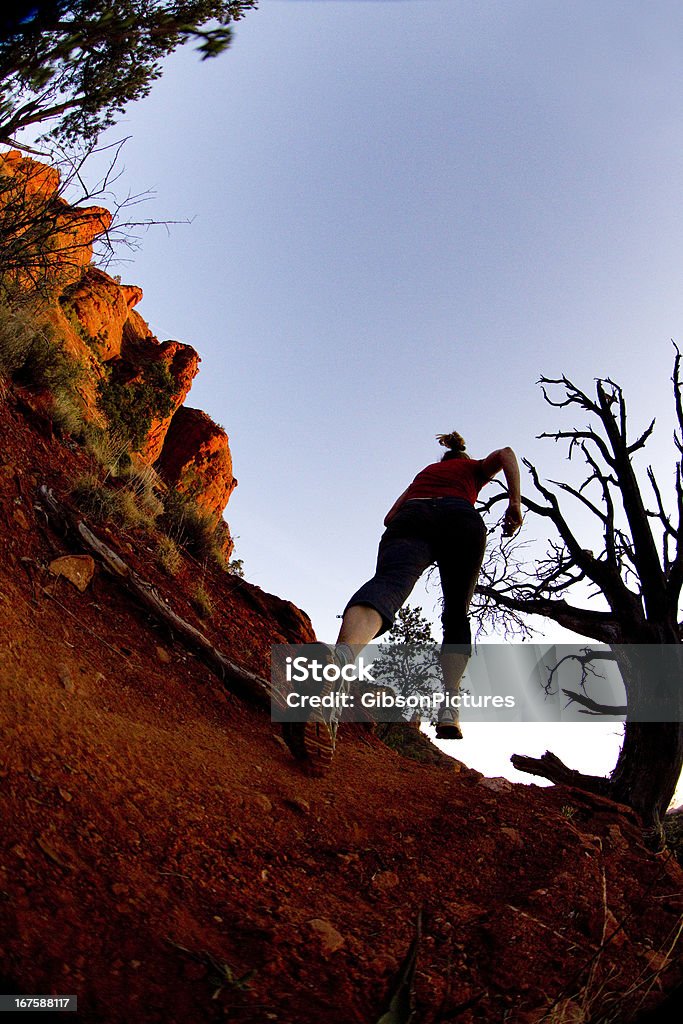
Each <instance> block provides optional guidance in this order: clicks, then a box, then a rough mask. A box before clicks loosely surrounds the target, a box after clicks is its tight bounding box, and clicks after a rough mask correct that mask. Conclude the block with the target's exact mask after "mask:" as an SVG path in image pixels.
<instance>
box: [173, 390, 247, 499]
mask: <svg viewBox="0 0 683 1024" xmlns="http://www.w3.org/2000/svg"><path fill="white" fill-rule="evenodd" d="M158 468H159V470H160V472H161V474H162V476H163V477H164V479H165V480H167V481H168V483H169V484H171V486H173V487H176V488H177V489H178V490H179V491H181V492H182V493H184V494H187V495H189V496H190V497H191V498H193V499H194V500H195V501H196V502H197V504H198V505H199V507H200V508H201V509H203V510H204V511H206V512H210V513H211V514H212V515H220V513H221V512H222V511H223V509H224V508H225V506H226V504H227V502H228V498H229V497H230V495H231V494H232V492H233V490H234V489H235V487H236V486H237V480H235V478H234V476H233V473H232V458H231V455H230V447H229V445H228V436H227V434H226V433H225V431H224V430H223V428H222V427H219V426H218V425H217V424H216V423H214V422H213V420H212V419H211V417H210V416H207V414H206V413H205V412H202V411H201V410H200V409H190V408H188V407H187V406H185V405H183V406H181V407H180V408H179V409H178V411H177V412H176V413H175V415H174V416H173V419H172V420H171V425H170V427H169V428H168V431H167V433H166V438H165V441H164V446H163V448H162V451H161V458H160V459H159V463H158Z"/></svg>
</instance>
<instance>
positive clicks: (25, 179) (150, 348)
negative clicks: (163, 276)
mask: <svg viewBox="0 0 683 1024" xmlns="http://www.w3.org/2000/svg"><path fill="white" fill-rule="evenodd" d="M14 206H16V207H17V210H19V209H20V208H21V209H22V210H23V214H22V216H21V217H19V215H18V214H17V216H16V217H14V214H13V208H14ZM27 222H29V223H30V225H31V229H30V232H29V231H27V228H26V223H27ZM111 223H112V216H111V214H110V213H109V211H108V210H105V209H103V208H102V207H99V206H93V207H88V208H80V207H72V206H70V205H69V204H68V203H67V202H66V201H65V200H64V199H63V198H62V196H61V195H60V177H59V172H58V171H57V170H56V169H55V168H53V167H48V166H46V165H45V164H42V163H39V162H38V161H36V160H32V159H30V158H29V157H25V156H24V155H23V154H21V153H19V152H17V151H11V152H9V153H5V154H4V155H0V228H2V229H4V235H5V238H6V239H7V238H10V240H11V239H12V238H13V234H12V232H14V235H16V237H17V239H19V238H21V239H22V241H21V244H22V246H23V251H22V257H21V258H22V260H23V263H24V264H26V265H27V266H28V271H27V272H25V271H21V273H19V272H18V271H17V272H16V273H15V274H14V276H13V280H14V281H15V284H16V285H17V286H19V287H20V288H25V289H27V290H28V289H29V287H30V286H31V285H32V284H35V281H36V278H40V280H41V282H42V283H43V284H45V282H47V288H43V289H42V296H41V299H42V301H41V304H40V313H39V316H40V317H41V318H42V320H43V322H45V323H46V324H49V325H50V327H51V328H52V330H53V333H54V334H55V336H56V337H57V338H58V340H59V342H60V343H61V344H62V345H63V346H64V348H65V350H66V351H67V352H68V353H69V354H70V355H71V356H72V357H74V358H75V359H76V360H77V361H78V362H79V363H80V364H81V365H82V366H83V368H84V371H85V373H84V375H83V379H82V381H81V382H80V384H79V388H78V390H79V394H80V396H81V399H82V401H83V403H84V406H85V410H86V414H87V416H88V418H89V419H90V420H91V421H93V422H95V423H98V424H100V425H101V426H105V425H106V422H105V418H104V416H103V413H102V408H101V403H100V402H99V398H98V395H99V388H100V386H101V382H103V381H105V380H106V379H111V380H114V381H115V382H117V383H118V384H122V385H123V386H131V387H134V386H135V385H143V384H144V383H145V382H146V381H147V380H150V379H151V380H153V381H156V380H160V379H162V378H163V380H164V386H165V389H166V391H165V396H164V397H165V402H164V405H165V406H166V407H165V408H164V412H163V414H160V415H158V416H156V417H153V419H152V423H151V426H150V428H149V430H148V432H147V434H146V437H145V438H144V440H143V441H142V443H141V445H140V446H139V448H138V450H137V455H138V456H139V457H140V458H141V459H142V461H143V462H144V463H147V464H149V465H152V464H157V468H158V469H159V470H160V473H161V477H162V479H163V480H165V481H166V482H167V483H168V484H169V486H172V487H177V489H178V490H179V491H181V492H183V493H185V494H187V495H188V496H190V497H191V498H193V499H194V500H195V501H196V503H197V505H198V506H199V508H200V509H201V510H203V511H205V512H208V513H209V514H210V515H211V516H213V517H214V518H215V520H216V524H217V530H218V533H217V539H218V542H219V545H220V546H222V548H223V551H224V553H225V554H226V556H228V557H229V555H230V553H231V551H232V540H231V538H230V531H229V530H228V528H227V526H226V525H225V524H223V523H222V514H223V511H224V509H225V506H226V504H227V502H228V499H229V497H230V494H231V493H232V491H233V490H234V488H235V486H236V483H237V481H236V480H235V478H234V476H233V472H232V458H231V454H230V448H229V444H228V436H227V434H226V433H225V431H224V430H223V428H222V427H219V426H218V425H217V424H216V423H214V422H213V420H212V419H211V417H210V416H208V415H207V414H206V413H204V412H200V411H199V410H198V409H186V408H185V407H184V405H183V403H184V402H185V399H186V398H187V395H188V392H189V390H190V388H191V386H192V381H193V380H194V378H195V376H196V375H197V373H198V370H199V362H200V359H199V355H198V354H197V352H196V350H195V349H194V348H192V346H190V345H186V344H184V343H183V342H180V341H159V339H158V338H157V337H156V336H155V335H154V333H153V331H152V330H151V328H150V326H149V324H148V323H147V322H146V321H145V320H144V319H143V317H142V316H141V315H140V314H139V313H138V311H137V310H136V309H135V308H134V307H136V306H137V305H138V303H139V302H140V301H141V299H142V289H141V288H139V287H137V286H136V285H129V284H122V283H121V281H120V279H119V278H115V277H112V276H111V275H110V274H107V273H106V272H105V271H104V270H102V269H100V268H99V267H96V266H93V265H92V258H93V242H94V241H95V240H96V239H97V237H98V236H99V235H101V234H102V233H103V232H105V231H107V230H108V229H109V228H110V226H111ZM22 231H23V235H22ZM46 233H47V235H49V238H47V239H46V237H45V236H46ZM48 242H49V244H48ZM31 247H33V248H31ZM3 251H4V250H3ZM13 251H14V250H13V249H11V248H10V250H8V252H13ZM9 269H10V270H11V268H9ZM3 270H7V268H5V267H3ZM46 298H47V301H45V300H46ZM160 369H162V372H161V373H159V370H160ZM155 370H156V371H157V372H156V373H155Z"/></svg>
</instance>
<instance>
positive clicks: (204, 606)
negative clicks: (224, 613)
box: [192, 583, 214, 619]
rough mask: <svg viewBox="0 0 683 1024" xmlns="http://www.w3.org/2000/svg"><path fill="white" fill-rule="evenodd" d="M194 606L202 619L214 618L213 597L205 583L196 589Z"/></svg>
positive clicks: (193, 599) (193, 600)
mask: <svg viewBox="0 0 683 1024" xmlns="http://www.w3.org/2000/svg"><path fill="white" fill-rule="evenodd" d="M192 604H193V605H194V607H195V609H196V611H197V614H198V615H199V617H200V618H202V619H210V618H211V617H212V615H213V613H214V606H213V601H212V600H211V595H210V594H209V592H208V590H207V589H206V587H205V586H204V584H203V583H200V584H198V586H197V587H196V589H195V592H194V596H193V598H192Z"/></svg>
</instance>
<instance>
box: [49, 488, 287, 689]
mask: <svg viewBox="0 0 683 1024" xmlns="http://www.w3.org/2000/svg"><path fill="white" fill-rule="evenodd" d="M38 499H39V501H40V503H41V505H42V506H43V508H44V509H45V511H46V513H47V514H48V517H49V518H51V519H52V520H53V521H57V522H58V523H59V524H60V525H61V527H62V528H63V529H65V531H66V532H67V533H70V534H72V535H74V536H76V537H78V539H79V540H80V542H81V543H82V544H84V545H85V547H86V548H87V549H88V551H89V552H90V553H91V554H92V555H94V556H95V557H96V558H97V559H98V560H99V561H100V562H101V563H102V564H103V565H104V567H105V569H106V570H107V571H108V572H109V573H110V574H111V575H112V576H113V577H114V579H115V580H116V581H117V582H118V583H119V584H120V586H122V587H123V588H124V589H125V590H127V591H128V592H129V593H130V594H132V595H133V596H134V597H135V598H136V599H137V600H138V601H139V603H140V604H141V605H142V606H143V608H145V609H146V610H147V611H148V612H149V613H150V614H151V615H152V616H153V617H154V618H155V619H156V620H157V621H158V622H161V623H162V624H163V625H165V626H167V627H168V628H169V629H170V630H172V631H173V633H174V634H175V635H176V636H177V637H178V638H179V639H180V640H181V641H182V642H183V643H184V644H185V645H186V646H187V647H188V648H190V649H191V650H193V651H194V652H195V653H196V654H197V655H198V656H199V658H200V659H201V660H202V661H203V662H204V664H205V665H206V666H207V667H208V668H209V669H210V670H211V671H212V672H213V673H214V675H215V676H217V677H218V679H220V680H221V682H222V683H223V684H224V685H225V686H226V687H227V689H229V690H230V691H231V692H232V693H234V694H236V696H238V697H241V698H242V699H244V700H247V701H249V703H251V704H257V705H259V706H260V707H263V708H268V709H270V693H271V690H270V684H269V683H268V681H267V680H266V679H263V678H262V677H261V676H257V675H256V674H255V673H254V672H250V671H249V670H248V669H245V668H243V667H242V666H241V665H237V664H236V663H235V662H234V661H231V660H230V659H229V658H227V657H226V655H225V654H223V652H222V651H219V650H218V648H217V647H214V646H213V644H212V643H211V641H210V640H209V639H208V637H206V636H204V634H203V633H202V632H201V631H200V630H198V629H196V628H195V627H194V626H193V625H192V624H191V623H189V622H188V621H187V620H186V619H183V618H182V617H181V616H180V615H178V614H177V613H176V612H174V611H173V609H172V608H171V607H170V605H169V604H168V603H167V601H165V600H164V598H163V597H162V596H161V595H160V594H159V593H158V591H157V590H156V588H155V587H154V585H153V584H152V583H149V582H148V581H147V580H144V579H143V578H142V577H141V576H140V575H139V574H138V573H137V572H135V570H134V569H132V568H131V566H129V565H128V564H127V563H126V562H125V561H124V560H123V559H122V558H121V556H120V555H118V554H117V553H116V552H115V551H114V550H113V549H112V548H110V547H109V546H108V545H107V544H105V543H104V541H102V540H100V538H99V537H97V536H96V535H95V534H94V533H93V532H92V530H91V529H90V528H89V527H88V526H87V525H86V524H85V523H84V522H83V520H82V519H80V518H79V517H78V515H77V514H76V513H74V512H73V510H72V509H70V508H69V507H68V506H67V505H64V504H62V503H61V502H60V501H58V499H57V498H56V497H55V495H54V494H53V492H52V491H51V490H50V488H49V487H47V486H46V485H45V484H41V486H40V487H39V488H38Z"/></svg>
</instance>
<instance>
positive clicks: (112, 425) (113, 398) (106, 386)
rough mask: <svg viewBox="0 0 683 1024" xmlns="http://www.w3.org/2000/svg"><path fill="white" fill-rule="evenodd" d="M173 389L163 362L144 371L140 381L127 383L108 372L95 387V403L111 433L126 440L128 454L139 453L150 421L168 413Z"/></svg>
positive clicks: (174, 387) (154, 364) (171, 406)
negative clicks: (105, 419) (96, 394)
mask: <svg viewBox="0 0 683 1024" xmlns="http://www.w3.org/2000/svg"><path fill="white" fill-rule="evenodd" d="M176 387H177V385H176V383H175V381H174V380H173V377H172V376H171V374H170V372H169V369H168V366H167V365H166V363H162V362H156V363H150V364H149V365H148V366H146V367H145V368H144V371H143V375H142V378H141V379H136V380H132V381H128V382H125V381H123V380H121V379H117V376H116V373H115V372H112V371H110V373H109V376H108V377H106V378H105V379H104V380H102V381H100V383H99V385H98V398H97V400H98V405H99V407H100V409H101V410H102V412H103V414H104V415H105V416H106V418H107V421H108V423H109V429H110V431H111V432H112V434H114V435H115V436H117V437H121V438H125V439H126V442H127V445H128V448H129V449H130V450H131V451H139V450H140V449H141V448H142V446H143V445H144V443H145V441H146V439H147V435H148V434H149V431H150V427H151V426H152V421H153V420H155V419H163V418H164V417H165V416H168V414H169V413H170V412H171V409H172V408H173V396H174V394H175V391H176Z"/></svg>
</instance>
